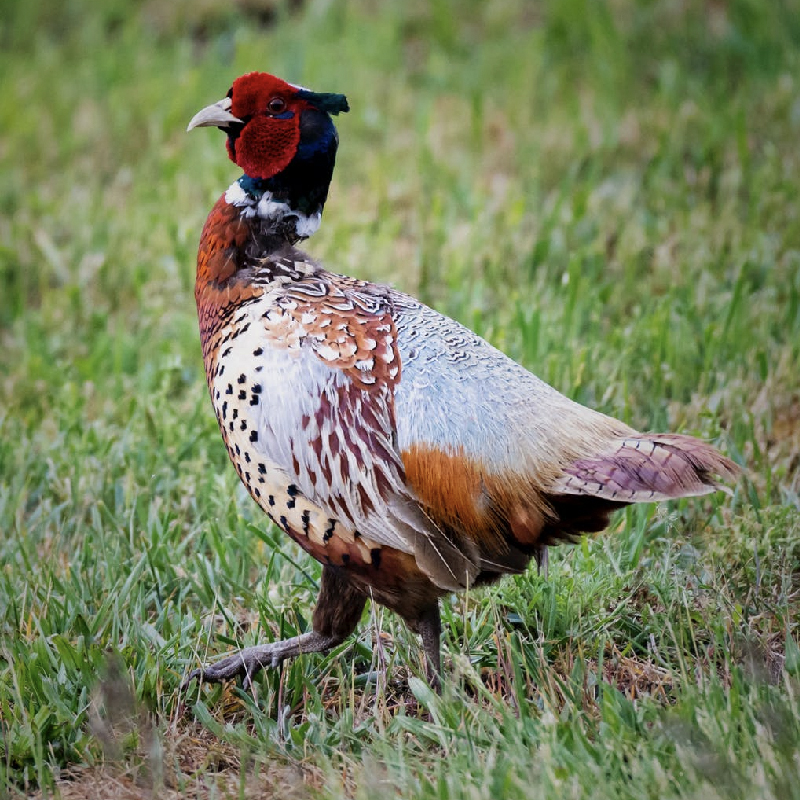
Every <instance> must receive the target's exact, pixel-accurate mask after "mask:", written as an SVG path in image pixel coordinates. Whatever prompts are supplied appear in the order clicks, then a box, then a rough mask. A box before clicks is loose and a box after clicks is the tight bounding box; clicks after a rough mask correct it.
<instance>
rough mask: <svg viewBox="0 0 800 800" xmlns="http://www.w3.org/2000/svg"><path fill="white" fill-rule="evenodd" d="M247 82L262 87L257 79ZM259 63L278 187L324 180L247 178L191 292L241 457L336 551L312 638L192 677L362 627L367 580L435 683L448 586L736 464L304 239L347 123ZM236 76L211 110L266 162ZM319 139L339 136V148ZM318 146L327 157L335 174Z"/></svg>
mask: <svg viewBox="0 0 800 800" xmlns="http://www.w3.org/2000/svg"><path fill="white" fill-rule="evenodd" d="M247 79H248V80H247V87H248V91H250V93H251V94H252V93H253V92H252V87H253V86H254V85H258V80H262V79H254V78H252V76H247ZM267 79H269V80H267ZM239 80H240V81H241V80H244V79H239ZM263 80H264V81H265V84H264V90H263V91H259V93H258V95H259V97H260V98H262V99H260V100H259V102H261V103H268V104H269V105H268V106H267V108H268V111H267V113H266V122H265V121H264V119H263V118H262V114H263V112H262V111H261V109H260V106H259V108H254V109H253V118H256V117H257V118H258V119H259V125H260V126H261V128H260V129H259V131H260V132H259V136H260V137H261V138H260V139H259V141H261V142H263V141H266V140H265V139H264V137H268V136H269V130H270V129H269V124H270V123H269V109H277V108H281V111H280V117H279V121H280V136H281V137H283V139H281V141H283V140H284V139H285V140H286V141H289V142H290V143H291V142H293V141H294V144H290V145H287V146H291V147H294V148H295V149H294V150H293V151H292V152H291V153H289V154H288V155H287V154H285V153H279V154H278V155H279V161H280V163H281V164H282V165H283V166H282V167H281V168H280V170H279V171H278V172H277V174H276V177H275V178H270V180H273V181H278V183H273V184H272V185H273V186H277V185H279V183H280V180H281V179H282V178H281V176H284V173H286V172H291V173H292V174H296V175H303V176H304V180H305V181H306V184H307V185H308V187H310V188H309V189H308V191H305V192H304V193H303V197H304V198H305V199H304V200H303V202H302V203H300V202H299V201H296V200H293V199H292V198H293V197H294V195H293V194H292V191H291V186H290V185H287V186H286V187H285V188H286V192H285V193H284V194H283V195H281V196H280V197H278V199H277V200H276V199H275V197H273V196H272V195H270V196H269V197H268V201H269V202H264V199H263V198H264V194H263V191H264V187H263V185H262V184H260V183H259V184H258V191H255V190H254V189H253V186H254V180H253V179H252V178H247V179H242V180H240V181H239V182H237V183H236V184H234V186H233V187H231V189H230V190H229V191H228V192H227V193H226V195H224V196H223V197H222V198H220V200H219V201H218V202H217V203H216V205H215V206H214V209H213V210H212V212H211V214H210V215H209V218H208V220H207V222H206V225H205V228H204V230H203V234H202V237H201V242H200V249H199V253H198V267H197V281H196V290H195V291H196V299H197V306H198V315H199V320H200V331H201V339H202V344H203V358H204V361H205V368H206V375H207V378H208V385H209V389H210V392H211V398H212V402H213V405H214V410H215V413H216V415H217V420H218V422H219V426H220V430H221V432H222V436H223V438H224V440H225V444H226V446H227V448H228V451H229V453H230V456H231V460H232V461H233V464H234V466H235V467H236V470H237V472H238V473H239V476H240V477H241V479H242V481H243V482H244V484H245V486H246V487H247V489H248V491H249V492H250V494H251V495H252V496H253V497H254V499H255V500H256V502H258V504H259V505H260V506H261V508H262V509H263V510H264V511H265V512H266V513H267V514H268V515H269V517H270V518H271V519H272V520H273V522H275V524H276V525H278V526H279V527H281V528H282V529H283V530H284V531H285V532H286V533H287V534H288V535H289V536H291V537H292V538H293V539H294V540H295V541H296V542H297V543H298V544H299V545H300V546H301V547H303V548H304V549H305V550H306V551H307V552H308V553H309V554H311V555H312V556H313V557H314V558H316V559H318V560H319V561H321V562H322V563H323V564H324V565H325V569H324V570H323V590H322V592H321V595H320V601H319V603H318V606H317V612H316V614H315V620H314V630H313V631H312V632H311V633H309V634H307V635H305V636H308V637H310V638H306V639H303V637H299V639H298V640H297V641H295V640H291V641H290V642H287V643H276V644H273V645H263V646H260V647H258V648H251V649H250V650H249V651H244V652H243V653H242V654H240V655H234V656H231V657H229V658H228V659H225V660H224V661H223V662H221V663H220V664H219V665H215V666H212V667H207V668H205V669H204V670H202V671H196V672H195V673H193V675H192V676H190V678H191V677H194V676H196V675H202V676H203V677H204V678H205V679H206V680H212V681H213V680H222V679H224V678H227V677H231V676H233V675H235V674H240V673H244V674H245V676H246V678H247V679H249V678H250V676H251V675H252V673H253V672H254V671H255V670H257V669H258V668H260V667H261V666H264V665H266V664H270V663H274V662H276V661H277V660H280V659H281V658H283V657H286V656H287V655H295V654H297V653H298V652H304V651H309V650H312V651H313V650H320V649H326V648H327V647H330V646H332V644H335V643H336V642H337V641H341V639H342V638H344V636H346V635H348V634H349V633H350V632H351V631H352V629H353V627H354V626H355V625H356V624H357V621H358V616H359V615H360V609H361V607H363V603H364V600H365V598H366V597H367V596H369V597H371V598H372V599H373V600H375V601H377V602H380V603H382V604H384V605H386V606H387V607H389V608H391V609H393V610H394V611H396V612H397V613H399V614H400V615H401V616H402V617H403V618H404V619H405V620H406V621H407V622H408V623H409V624H410V625H411V627H412V628H413V629H415V630H418V631H419V632H420V633H421V634H422V635H423V642H424V644H425V648H426V653H427V655H428V658H429V669H430V677H431V680H432V681H433V682H434V683H435V682H436V681H437V675H438V672H439V660H438V659H439V656H438V637H439V633H438V632H439V621H438V619H439V618H438V599H439V597H441V596H442V595H444V594H446V593H448V592H450V591H456V590H461V589H465V588H468V587H470V586H476V585H479V584H481V583H484V582H487V581H490V580H493V579H495V578H497V577H498V576H500V575H501V574H503V573H507V572H519V571H521V570H523V569H524V568H525V566H526V565H527V563H528V562H529V560H530V559H531V558H532V557H536V558H537V559H538V560H541V558H542V554H543V552H544V548H546V546H548V545H550V544H553V543H555V542H557V541H559V540H569V539H572V538H573V537H575V536H576V535H578V534H579V533H581V532H585V531H597V530H601V529H602V528H603V527H605V525H606V524H607V521H608V518H609V515H610V513H611V512H612V511H613V510H614V509H616V508H619V507H620V506H622V505H624V504H627V503H631V502H638V501H648V500H662V499H667V498H670V497H679V496H686V495H693V494H704V493H706V492H709V491H714V489H715V488H717V483H716V481H715V476H717V475H718V476H722V477H726V476H730V475H733V473H734V466H733V465H732V463H731V462H729V461H728V460H727V459H724V458H723V457H722V456H720V455H719V454H718V453H717V452H716V451H715V450H714V449H713V448H711V447H710V446H709V445H706V444H704V443H702V442H699V441H698V440H696V439H692V438H691V437H686V436H679V435H670V434H654V435H649V434H640V433H638V432H637V431H635V430H633V429H632V428H630V427H629V426H627V425H625V424H624V423H622V422H620V421H618V420H615V419H613V418H610V417H607V416H605V415H603V414H600V413H598V412H595V411H592V410H591V409H588V408H585V407H583V406H581V405H578V404H577V403H574V402H573V401H571V400H569V399H568V398H566V397H564V396H563V395H561V394H559V393H558V392H557V391H556V390H555V389H553V388H552V387H550V386H548V385H547V384H545V383H544V382H542V381H540V380H539V379H538V378H536V377H535V376H534V375H532V374H531V373H530V372H528V371H527V370H525V369H524V368H523V367H521V366H519V365H518V364H516V363H514V362H513V361H511V360H510V359H509V358H508V357H506V356H505V355H504V354H503V353H501V352H500V351H498V350H496V349H495V348H493V347H492V346H491V345H489V344H488V343H487V342H485V341H484V340H482V339H481V338H480V337H478V336H477V335H476V334H474V333H472V332H471V331H469V330H468V329H466V328H464V327H463V326H461V325H459V324H458V323H457V322H455V321H453V320H451V319H448V318H447V317H444V316H442V315H441V314H439V313H437V312H436V311H434V310H433V309H431V308H428V307H427V306H425V305H423V304H421V303H419V302H418V301H417V300H415V299H413V298H411V297H409V296H407V295H405V294H402V293H401V292H398V291H395V290H393V289H391V288H389V287H386V286H380V285H376V284H372V283H368V282H365V281H359V280H356V279H353V278H349V277H346V276H343V275H338V274H335V273H332V272H329V271H327V270H326V269H324V268H323V267H322V266H320V265H318V264H317V263H315V262H314V261H313V260H311V259H310V258H309V257H308V256H306V255H305V254H304V253H302V252H300V251H299V250H297V249H296V248H295V244H296V242H297V241H298V240H299V239H301V238H303V237H304V236H305V235H308V232H309V231H311V229H312V228H313V227H314V225H313V224H312V223H311V222H309V220H313V219H316V220H317V221H318V219H319V216H320V215H321V212H322V204H323V203H324V199H325V197H326V196H327V186H328V181H329V180H330V172H331V171H332V168H333V158H334V154H335V147H336V141H335V137H334V138H331V136H330V133H329V132H327V133H326V131H327V128H326V127H325V126H324V125H320V124H318V121H317V118H318V116H319V114H320V113H324V111H320V108H319V107H317V108H313V98H314V97H315V95H313V93H310V92H308V91H307V90H297V88H296V87H291V85H289V84H283V83H282V82H280V81H277V79H274V78H272V77H271V76H265V77H264V78H263ZM270 81H271V82H270ZM287 87H288V88H287ZM293 90H294V91H296V92H299V91H302V92H303V93H304V94H303V95H302V96H300V95H298V96H297V97H296V98H295V97H293V95H292V91H293ZM236 92H237V84H236V83H235V84H234V88H233V90H232V99H231V101H230V102H227V103H226V102H225V101H223V105H222V106H220V104H218V105H217V106H214V107H209V109H204V110H203V111H202V112H201V113H200V114H199V115H198V117H197V118H196V119H198V118H199V119H201V120H202V121H201V122H199V123H197V124H218V125H219V127H221V128H222V129H223V130H225V131H226V132H227V133H228V136H229V142H228V149H229V153H230V154H231V157H232V158H234V160H236V158H238V157H241V158H242V160H243V161H244V162H245V163H247V164H250V165H252V164H258V165H259V166H258V169H259V174H260V175H261V176H263V175H270V174H271V172H270V170H271V167H270V164H269V163H264V164H261V163H260V162H259V154H258V153H257V152H256V153H254V152H249V151H247V149H246V144H247V142H249V141H252V140H254V137H253V136H250V137H249V139H248V138H246V137H245V135H246V134H247V131H248V125H249V124H250V122H249V117H248V116H247V115H246V114H244V113H243V109H246V104H245V102H244V101H243V100H241V99H238V100H237V94H236ZM248 97H249V95H248ZM276 97H277V98H278V99H279V100H280V102H276ZM319 97H341V96H329V95H321V96H319ZM320 102H322V101H320ZM337 102H338V103H339V105H338V106H335V108H338V110H346V101H344V100H343V98H342V99H341V101H337ZM309 106H312V110H311V111H308V108H309ZM231 108H233V109H237V108H238V109H239V113H240V115H241V118H240V117H236V116H233V115H232V114H231ZM276 113H277V112H276ZM309 113H311V114H313V115H315V116H314V120H315V122H314V125H313V126H310V125H309V124H307V122H304V119H305V117H304V115H306V114H309ZM292 114H293V115H294V116H287V115H292ZM226 115H227V116H226ZM325 116H326V117H327V114H325ZM208 119H211V120H212V121H211V122H208V121H207V120H208ZM276 119H278V117H276ZM292 120H294V123H293V124H296V125H297V131H298V133H297V134H296V136H295V137H294V139H293V138H292V136H289V135H288V134H287V133H286V130H287V126H290V123H292ZM265 131H266V133H265ZM320 131H322V133H320ZM242 132H244V134H243V133H242ZM313 136H325V137H326V138H325V139H324V141H322V140H321V141H322V145H324V147H325V148H327V149H326V150H325V153H326V155H325V160H324V161H323V162H320V161H319V159H318V155H319V152H320V148H321V146H322V145H319V143H316V144H315V141H316V140H313ZM237 137H240V138H237ZM309 137H311V138H309ZM295 139H296V140H297V141H295ZM264 147H265V152H269V153H273V151H274V150H275V147H276V146H275V145H273V144H270V145H269V147H266V146H264ZM309 154H311V155H309ZM290 156H291V157H290ZM270 157H272V156H270ZM263 158H266V157H263ZM263 158H262V160H263ZM304 159H312V160H313V159H317V160H315V161H313V162H312V161H307V160H304ZM312 163H313V164H322V165H323V166H324V167H325V168H324V169H321V170H320V171H319V175H318V178H319V183H320V185H319V186H314V185H313V178H314V176H315V175H316V174H317V173H315V172H314V170H313V169H312ZM286 164H288V165H289V166H286ZM328 166H329V167H330V169H328ZM284 177H285V176H284ZM259 181H263V177H261V178H259ZM281 197H283V200H281V199H280V198H281ZM308 198H316V200H315V201H314V202H317V201H318V200H319V198H321V201H319V202H318V205H314V203H311V204H309V201H308ZM343 587H346V589H345V588H343ZM356 611H357V612H358V613H356ZM345 619H346V620H347V623H346V624H344V623H342V620H345Z"/></svg>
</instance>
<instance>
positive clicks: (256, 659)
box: [181, 632, 342, 692]
mask: <svg viewBox="0 0 800 800" xmlns="http://www.w3.org/2000/svg"><path fill="white" fill-rule="evenodd" d="M341 641H342V639H341V637H334V636H322V635H320V634H318V633H314V632H310V633H304V634H302V635H301V636H295V637H293V638H292V639H284V640H283V641H280V642H273V643H271V644H257V645H254V646H253V647H246V648H245V649H244V650H239V651H238V652H237V653H233V654H232V655H229V656H228V657H227V658H223V659H222V660H221V661H217V662H216V663H215V664H209V665H207V666H204V667H200V668H199V669H195V670H193V671H192V672H190V673H189V675H188V677H187V678H186V680H184V682H183V683H182V684H181V691H182V692H183V691H185V690H186V689H188V687H189V684H190V683H191V682H192V681H193V680H197V681H199V682H201V683H223V682H224V681H227V680H230V679H231V678H236V677H238V676H239V675H241V676H242V687H243V688H244V689H245V691H247V690H249V689H250V687H251V685H252V683H253V678H254V677H255V676H256V675H257V674H258V673H259V671H260V670H262V669H264V668H265V667H273V668H275V667H278V666H280V663H281V662H282V661H283V660H284V659H285V658H291V657H293V656H297V655H300V653H321V652H324V651H325V650H329V649H330V648H331V647H334V646H335V645H337V644H339V643H340V642H341Z"/></svg>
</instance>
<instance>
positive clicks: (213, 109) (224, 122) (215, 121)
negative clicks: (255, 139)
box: [186, 97, 242, 133]
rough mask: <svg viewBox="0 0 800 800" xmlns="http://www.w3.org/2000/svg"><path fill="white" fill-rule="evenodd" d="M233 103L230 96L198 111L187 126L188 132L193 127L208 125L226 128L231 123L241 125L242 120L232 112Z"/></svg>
mask: <svg viewBox="0 0 800 800" xmlns="http://www.w3.org/2000/svg"><path fill="white" fill-rule="evenodd" d="M231 105H232V103H231V99H230V97H225V98H223V99H222V100H220V101H219V103H214V105H211V106H206V107H205V108H204V109H202V110H201V111H198V112H197V113H196V114H195V115H194V116H193V117H192V121H191V122H190V123H189V127H188V128H186V131H187V133H188V132H189V131H190V130H192V128H203V127H208V126H213V127H216V128H225V127H226V126H228V125H230V124H231V123H235V124H238V125H241V124H242V121H241V120H240V119H239V117H234V116H233V114H231Z"/></svg>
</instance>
